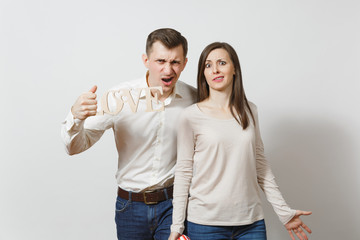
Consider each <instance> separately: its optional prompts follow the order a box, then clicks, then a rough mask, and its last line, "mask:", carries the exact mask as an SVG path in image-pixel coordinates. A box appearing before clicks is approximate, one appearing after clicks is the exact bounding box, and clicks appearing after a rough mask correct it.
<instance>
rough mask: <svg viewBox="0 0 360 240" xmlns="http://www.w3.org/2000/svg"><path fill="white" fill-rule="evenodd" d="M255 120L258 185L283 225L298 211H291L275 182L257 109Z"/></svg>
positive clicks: (254, 110) (254, 113)
mask: <svg viewBox="0 0 360 240" xmlns="http://www.w3.org/2000/svg"><path fill="white" fill-rule="evenodd" d="M252 112H253V115H254V118H255V123H256V124H255V125H256V126H255V131H256V171H257V179H258V183H259V185H260V187H261V189H262V190H263V192H264V193H265V197H266V199H267V200H268V202H270V204H271V205H272V207H273V209H274V211H275V213H276V214H277V215H278V217H279V219H280V221H281V222H282V223H283V224H286V223H287V222H289V221H290V220H291V219H292V218H293V217H294V216H295V214H296V210H294V209H291V208H290V207H289V206H288V205H287V204H286V202H285V200H284V198H283V196H282V194H281V192H280V190H279V187H278V185H277V184H276V182H275V176H274V174H273V173H272V170H271V168H270V165H269V163H268V161H267V160H266V157H265V154H264V145H263V142H262V139H261V135H260V129H259V120H258V113H257V109H256V107H254V108H253V109H252Z"/></svg>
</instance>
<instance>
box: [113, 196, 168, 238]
mask: <svg viewBox="0 0 360 240" xmlns="http://www.w3.org/2000/svg"><path fill="white" fill-rule="evenodd" d="M115 222H116V229H117V237H118V239H124V240H125V239H126V240H129V239H130V240H153V239H155V240H167V239H168V238H169V235H170V226H171V223H172V199H168V200H165V201H162V202H159V203H157V204H153V205H146V204H145V203H143V202H133V201H131V198H130V199H129V200H125V199H123V198H120V197H117V199H116V213H115Z"/></svg>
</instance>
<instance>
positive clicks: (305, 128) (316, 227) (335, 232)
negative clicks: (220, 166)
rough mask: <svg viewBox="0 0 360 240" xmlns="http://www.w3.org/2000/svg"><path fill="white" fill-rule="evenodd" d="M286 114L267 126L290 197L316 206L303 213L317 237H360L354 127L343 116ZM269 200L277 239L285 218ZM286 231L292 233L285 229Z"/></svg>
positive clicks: (294, 203)
mask: <svg viewBox="0 0 360 240" xmlns="http://www.w3.org/2000/svg"><path fill="white" fill-rule="evenodd" d="M282 119H285V120H284V121H282V122H278V123H276V124H275V125H272V126H267V129H268V131H267V134H266V136H269V138H268V139H265V138H264V137H263V138H264V139H263V141H264V145H265V153H266V155H267V158H268V160H269V161H270V163H271V166H272V169H273V172H274V174H275V176H276V180H277V183H278V185H279V186H280V190H281V192H282V194H283V196H284V198H285V199H286V201H287V203H288V204H289V205H290V206H291V207H292V208H295V209H300V210H310V211H313V214H312V215H311V216H309V217H303V220H304V221H305V222H306V224H308V226H310V228H311V229H312V230H313V234H312V235H311V238H312V239H358V236H359V235H360V228H359V227H357V223H359V222H360V219H359V216H358V213H359V210H358V208H357V206H358V203H359V202H360V197H359V196H360V194H359V193H360V188H359V185H358V184H357V183H359V179H360V177H359V176H357V172H359V171H358V169H357V163H356V161H357V159H356V149H355V147H356V140H355V139H354V137H353V136H354V135H353V134H349V133H348V132H346V131H345V129H349V128H345V127H343V126H342V125H341V124H343V122H331V121H329V119H321V118H320V117H319V118H316V119H314V118H313V117H312V118H311V119H310V118H309V119H306V118H303V119H286V118H282ZM264 205H266V206H264V209H265V215H266V218H267V219H268V220H270V221H267V226H268V230H269V231H268V232H269V235H272V236H273V237H270V239H276V238H275V236H277V235H278V233H276V232H275V231H274V229H273V228H277V227H275V225H278V224H277V223H275V222H276V221H277V222H279V221H278V220H277V216H275V214H274V213H273V210H272V209H271V207H270V205H269V204H264ZM355 212H357V213H355ZM280 225H281V224H280ZM271 229H273V230H271ZM283 232H284V235H283V234H282V233H281V234H280V235H281V236H286V235H287V232H286V231H285V229H284V231H283ZM278 239H283V238H278Z"/></svg>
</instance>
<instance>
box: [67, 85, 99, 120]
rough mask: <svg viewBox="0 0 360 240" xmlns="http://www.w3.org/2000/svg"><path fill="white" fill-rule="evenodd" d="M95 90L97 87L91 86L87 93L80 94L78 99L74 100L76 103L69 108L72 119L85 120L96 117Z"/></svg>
mask: <svg viewBox="0 0 360 240" xmlns="http://www.w3.org/2000/svg"><path fill="white" fill-rule="evenodd" d="M96 89H97V86H93V87H92V88H91V89H90V91H89V92H86V93H83V94H81V95H80V97H79V98H78V99H77V100H76V102H75V103H74V105H73V106H72V108H71V112H72V114H73V116H74V118H77V119H80V120H85V119H86V118H88V117H90V116H95V115H96V111H97V101H96V94H95V92H96Z"/></svg>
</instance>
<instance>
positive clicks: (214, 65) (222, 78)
mask: <svg viewBox="0 0 360 240" xmlns="http://www.w3.org/2000/svg"><path fill="white" fill-rule="evenodd" d="M204 75H205V78H206V82H207V83H208V84H209V87H210V88H211V89H213V90H217V91H225V90H231V88H232V83H233V76H234V75H235V68H234V64H233V63H232V61H231V59H230V56H229V54H228V52H227V51H226V50H225V49H223V48H217V49H214V50H212V51H211V52H210V53H209V55H208V56H207V58H206V60H205V69H204Z"/></svg>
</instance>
